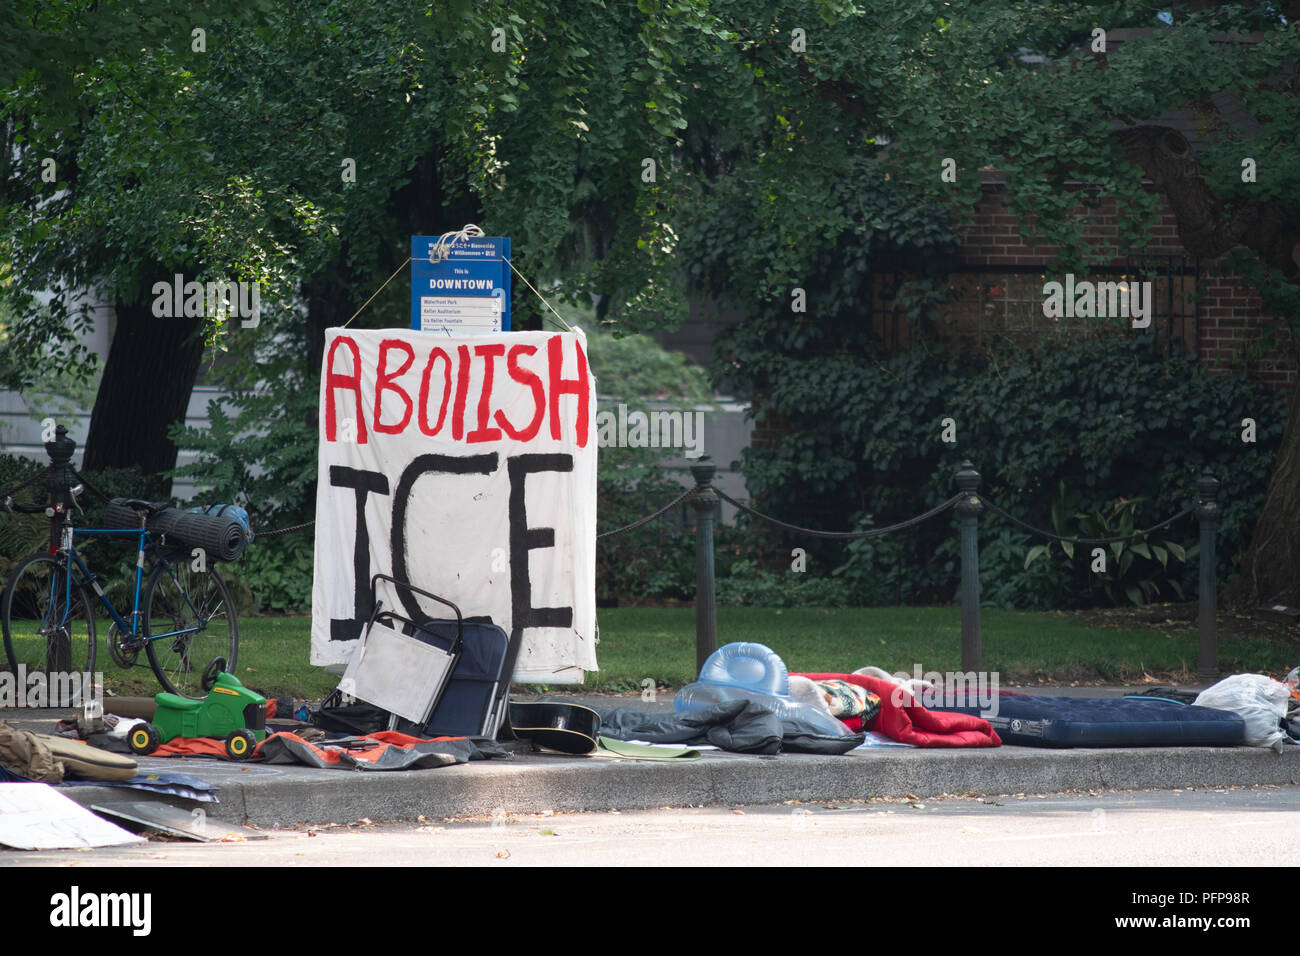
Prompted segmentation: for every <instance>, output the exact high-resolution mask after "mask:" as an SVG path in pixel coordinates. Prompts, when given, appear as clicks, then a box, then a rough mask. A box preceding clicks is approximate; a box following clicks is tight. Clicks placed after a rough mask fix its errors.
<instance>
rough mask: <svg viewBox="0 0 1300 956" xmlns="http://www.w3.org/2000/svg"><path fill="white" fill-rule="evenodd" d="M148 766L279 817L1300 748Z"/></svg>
mask: <svg viewBox="0 0 1300 956" xmlns="http://www.w3.org/2000/svg"><path fill="white" fill-rule="evenodd" d="M141 767H142V769H146V770H163V769H168V770H180V769H182V768H183V769H184V771H185V772H186V773H191V774H194V775H195V776H199V777H203V778H204V779H207V780H210V781H211V782H212V783H215V784H217V785H219V786H220V787H221V790H220V792H219V796H220V798H221V802H220V803H218V804H200V805H198V806H202V807H203V808H204V810H205V812H207V813H208V814H209V815H210V816H211V817H212V818H213V819H218V820H223V821H226V822H231V823H249V824H251V825H254V826H258V827H275V826H292V825H302V824H324V823H347V822H351V821H354V820H360V819H362V818H367V819H370V820H375V821H378V820H395V819H415V818H417V817H419V816H425V817H427V818H431V819H432V818H441V817H458V816H492V815H496V814H500V813H501V812H504V813H506V814H519V813H539V812H543V811H546V810H553V811H580V810H611V809H618V810H633V809H651V808H656V807H668V806H675V807H681V806H701V805H712V804H740V805H744V804H779V803H784V802H786V801H789V800H798V801H813V802H818V801H833V800H847V799H866V798H869V797H904V796H912V797H919V798H931V797H935V796H939V795H941V794H965V793H982V794H1008V793H1015V794H1018V793H1055V792H1060V791H1067V790H1098V789H1120V790H1149V789H1155V790H1169V789H1185V788H1189V787H1223V786H1251V785H1259V784H1269V785H1288V784H1293V783H1296V782H1300V747H1292V748H1288V749H1287V750H1286V751H1284V752H1283V753H1282V754H1277V753H1274V752H1273V751H1269V750H1264V749H1258V748H1244V747H1242V748H1210V747H1184V748H1161V749H1156V748H1140V749H1139V748H1130V749H1113V750H1112V749H1107V750H1100V749H1091V750H1081V749H1075V750H1039V749H1037V748H1026V747H1005V746H1004V747H1001V748H997V749H995V750H982V749H981V750H921V749H917V750H905V751H898V750H891V751H889V752H881V751H865V752H857V753H853V754H850V755H846V756H843V757H825V756H812V755H806V754H782V755H779V756H772V757H762V756H747V755H739V754H727V753H720V752H708V753H706V754H705V756H704V757H703V758H702V759H700V760H697V761H690V762H683V763H669V762H639V761H625V760H617V759H610V758H601V757H588V758H582V757H567V756H561V755H550V754H523V755H517V756H515V757H512V758H509V759H497V760H491V761H485V762H474V763H472V764H468V765H460V766H454V767H443V768H439V769H435V770H410V771H400V772H392V773H388V772H357V771H344V770H317V769H314V768H307V767H294V766H259V765H238V764H229V763H225V762H222V761H217V760H207V759H185V760H184V761H183V762H182V761H177V760H174V759H151V758H145V759H144V760H142V761H141ZM62 792H63V793H65V794H67V795H68V796H69V797H71V798H72V799H74V800H76V801H77V802H78V803H81V804H83V805H87V806H88V805H90V804H92V803H101V804H102V803H116V802H130V801H135V800H142V799H148V798H149V796H150V795H149V794H144V793H141V792H140V791H134V790H124V789H120V788H112V787H71V788H67V789H65V790H63V791H62ZM157 799H161V798H157ZM175 799H176V798H172V801H175ZM186 805H187V806H188V805H189V802H188V801H186Z"/></svg>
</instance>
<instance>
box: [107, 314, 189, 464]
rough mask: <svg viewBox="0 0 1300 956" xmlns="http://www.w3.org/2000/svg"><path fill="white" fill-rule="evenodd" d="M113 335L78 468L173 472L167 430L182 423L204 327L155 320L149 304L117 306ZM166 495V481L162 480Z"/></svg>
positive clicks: (177, 320) (185, 320) (172, 449)
mask: <svg viewBox="0 0 1300 956" xmlns="http://www.w3.org/2000/svg"><path fill="white" fill-rule="evenodd" d="M115 311H116V313H117V330H116V332H114V334H113V343H112V345H110V346H109V350H108V360H107V361H106V362H105V363H104V377H103V379H102V380H101V381H100V383H99V392H98V393H97V394H96V396H95V409H94V411H93V412H92V413H91V416H90V434H89V436H88V437H87V438H86V456H85V460H84V464H83V467H84V468H85V469H86V470H88V471H90V470H95V469H100V468H130V467H139V468H140V469H141V471H143V472H144V473H145V474H146V475H157V474H159V473H161V472H165V471H169V470H171V469H172V468H175V467H176V452H177V448H176V446H175V445H174V444H172V443H171V441H169V440H168V438H167V429H168V428H169V427H171V425H172V424H173V423H174V422H178V421H183V420H184V418H185V410H186V408H187V407H188V406H189V401H190V393H191V392H192V391H193V390H194V382H195V379H197V378H198V373H199V366H200V364H201V363H202V361H203V332H202V323H203V320H202V319H199V318H180V317H177V318H157V317H155V316H154V314H153V310H152V302H151V301H150V300H148V299H146V300H145V302H144V303H142V304H134V305H126V304H123V303H120V302H119V303H116V304H115ZM163 486H164V488H165V489H170V487H171V480H170V479H163Z"/></svg>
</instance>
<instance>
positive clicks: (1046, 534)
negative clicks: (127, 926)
mask: <svg viewBox="0 0 1300 956" xmlns="http://www.w3.org/2000/svg"><path fill="white" fill-rule="evenodd" d="M980 502H981V503H982V504H983V505H984V507H986V508H988V509H989V511H992V512H993V513H994V514H995V515H997V516H999V517H1000V518H1004V519H1005V520H1007V521H1009V522H1010V523H1011V524H1013V525H1015V526H1016V527H1017V528H1020V529H1021V530H1022V531H1028V532H1030V533H1031V534H1036V535H1038V536H1039V537H1042V538H1048V539H1050V540H1052V541H1064V542H1068V543H1069V544H1116V543H1118V542H1120V541H1132V540H1133V539H1134V538H1143V537H1146V536H1147V535H1149V534H1151V532H1153V531H1158V530H1159V529H1161V528H1165V527H1168V526H1169V525H1171V524H1173V523H1174V522H1175V521H1179V520H1181V519H1182V518H1186V517H1187V516H1188V515H1189V514H1192V513H1193V512H1195V511H1196V506H1195V505H1192V506H1190V507H1187V508H1184V509H1183V510H1182V511H1180V512H1178V514H1176V515H1173V516H1171V517H1169V518H1166V519H1165V520H1164V521H1157V522H1156V523H1155V524H1153V525H1152V526H1151V527H1149V528H1147V529H1146V530H1145V531H1134V532H1131V533H1129V534H1123V535H1118V536H1116V537H1114V538H1064V537H1062V536H1061V535H1059V534H1053V533H1052V532H1050V531H1044V530H1042V529H1041V528H1035V527H1034V526H1033V525H1030V524H1026V523H1025V522H1023V521H1021V520H1020V519H1019V518H1016V517H1014V516H1012V515H1010V514H1008V513H1007V512H1005V511H1003V510H1002V509H1001V508H999V507H998V506H997V505H995V504H994V503H993V502H991V501H989V500H988V499H987V498H981V499H980Z"/></svg>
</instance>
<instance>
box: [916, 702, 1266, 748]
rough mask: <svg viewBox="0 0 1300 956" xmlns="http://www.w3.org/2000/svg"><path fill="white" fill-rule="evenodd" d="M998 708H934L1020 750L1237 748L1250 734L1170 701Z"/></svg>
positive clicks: (1220, 716)
mask: <svg viewBox="0 0 1300 956" xmlns="http://www.w3.org/2000/svg"><path fill="white" fill-rule="evenodd" d="M949 703H950V704H951V699H950V700H949ZM996 706H997V714H996V715H990V713H989V712H987V711H985V712H981V710H980V708H979V707H969V706H967V707H956V706H946V707H945V706H941V705H940V706H934V707H932V708H931V709H932V710H938V711H949V712H955V713H962V714H975V715H978V716H981V717H983V718H984V719H985V720H987V721H988V722H989V723H990V724H992V725H993V729H994V730H996V731H997V732H998V736H999V737H1001V738H1002V742H1003V743H1006V744H1012V745H1015V746H1020V747H1179V746H1181V747H1233V746H1237V745H1239V744H1241V743H1242V742H1243V739H1244V737H1245V730H1246V725H1245V722H1244V721H1242V719H1241V718H1240V717H1239V716H1237V715H1236V714H1233V713H1229V712H1228V711H1226V710H1214V709H1212V708H1209V707H1192V706H1188V705H1186V704H1180V703H1176V702H1173V701H1166V700H1134V699H1132V698H1126V697H1110V698H1086V697H1028V696H1026V697H1022V696H1009V695H1007V696H1001V697H998V698H997V701H996Z"/></svg>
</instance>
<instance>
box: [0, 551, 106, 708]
mask: <svg viewBox="0 0 1300 956" xmlns="http://www.w3.org/2000/svg"><path fill="white" fill-rule="evenodd" d="M0 630H3V631H4V645H5V654H6V655H7V656H8V658H9V666H10V667H11V668H12V669H13V672H14V675H15V677H16V678H17V679H18V680H19V682H20V683H21V684H22V687H23V691H24V694H25V695H26V697H27V699H28V704H29V706H36V707H39V706H46V707H75V706H80V704H81V703H82V698H83V695H84V692H85V691H86V690H89V688H88V687H86V683H85V682H86V681H88V680H93V677H91V676H83V675H93V673H94V670H95V615H94V613H93V609H92V606H91V603H90V597H89V595H87V594H86V591H85V589H84V588H83V587H82V586H81V584H80V583H79V582H78V581H76V580H75V579H74V580H73V582H72V587H71V591H70V592H69V588H68V571H67V567H66V566H65V565H64V564H63V563H62V561H60V559H59V558H58V557H56V556H55V555H52V554H47V553H37V554H29V555H28V556H27V557H25V558H23V559H22V560H21V561H19V562H18V566H17V567H15V568H14V571H13V574H11V575H10V576H9V581H8V583H7V584H6V586H5V591H4V597H3V599H0ZM34 674H42V675H44V677H43V678H37V679H36V680H33V677H32V675H34ZM42 684H43V685H44V689H43V691H41V693H42V694H43V696H44V701H43V702H38V700H37V699H35V694H36V690H37V688H39V687H41V685H42Z"/></svg>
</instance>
